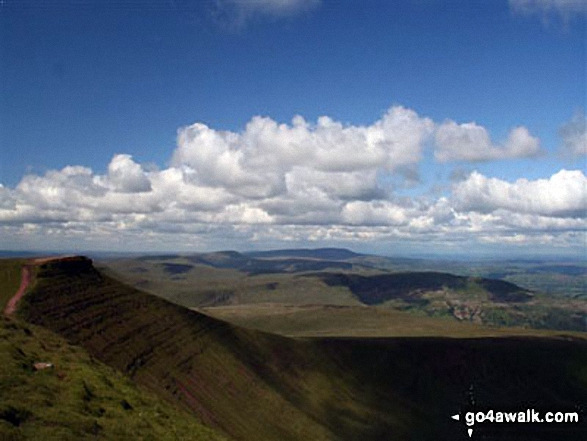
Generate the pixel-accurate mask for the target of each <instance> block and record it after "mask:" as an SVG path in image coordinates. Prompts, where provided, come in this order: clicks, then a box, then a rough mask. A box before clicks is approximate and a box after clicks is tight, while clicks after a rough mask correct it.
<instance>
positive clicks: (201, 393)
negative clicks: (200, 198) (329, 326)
mask: <svg viewBox="0 0 587 441" xmlns="http://www.w3.org/2000/svg"><path fill="white" fill-rule="evenodd" d="M25 300H26V302H25V304H24V305H23V309H22V313H23V315H24V316H25V317H26V318H27V319H28V320H30V321H32V322H34V323H38V324H41V325H43V326H46V327H48V328H50V329H53V330H54V331H56V332H58V333H59V334H61V335H63V336H65V337H66V338H67V339H68V340H70V341H71V342H73V343H75V344H78V345H82V346H84V347H85V348H87V349H88V350H89V351H90V353H92V354H94V355H95V356H96V357H99V358H100V359H101V360H103V361H104V362H106V363H107V364H109V365H111V366H114V367H116V368H118V369H120V370H122V371H124V372H127V373H129V374H131V375H132V377H133V378H134V379H135V380H136V381H138V382H139V383H141V384H143V385H146V386H147V387H150V388H152V389H153V390H154V391H156V392H157V393H159V394H160V395H161V396H163V397H165V398H166V399H168V400H171V401H174V402H177V403H179V404H180V405H182V406H183V407H184V408H185V409H188V410H190V411H192V412H194V413H196V414H197V415H198V416H199V417H200V418H202V420H204V421H205V422H206V423H208V424H210V425H213V426H215V427H218V428H220V429H221V430H223V431H224V432H225V433H227V434H228V435H229V436H231V437H234V438H235V439H250V440H253V439H254V440H257V439H262V440H302V439H312V440H321V439H323V440H325V439H338V438H339V436H338V432H345V431H346V432H348V433H356V432H357V431H359V432H360V433H362V434H368V433H369V431H370V430H371V429H370V427H371V424H373V423H374V422H375V424H376V426H381V425H383V426H387V427H389V426H390V425H391V423H392V419H391V418H390V417H388V416H386V415H384V414H381V413H380V411H379V410H378V409H377V408H376V407H373V406H370V405H369V403H363V402H362V401H361V400H358V399H355V398H356V394H357V390H358V389H359V388H360V385H358V384H356V382H353V380H352V378H350V377H347V376H344V375H340V372H339V369H338V367H337V366H336V365H335V364H334V363H333V362H332V361H331V360H329V359H328V357H326V356H325V355H323V354H321V353H319V352H317V351H316V350H315V347H314V345H313V344H311V343H304V342H300V343H298V342H294V341H291V340H287V339H284V338H280V337H277V336H272V335H268V334H263V333H259V332H252V331H246V330H241V329H238V328H235V327H233V326H231V325H229V324H227V323H224V322H221V321H218V320H215V319H212V318H209V317H207V316H205V315H202V314H198V313H195V312H192V311H189V310H186V309H184V308H181V307H179V306H176V305H174V304H171V303H168V302H166V301H163V300H161V299H159V298H157V297H154V296H151V295H147V294H144V293H141V292H139V291H137V290H134V289H132V288H129V287H126V286H125V285H121V284H120V283H118V282H116V281H115V280H113V279H110V278H108V277H105V276H103V275H101V274H100V273H98V272H97V271H95V270H94V269H93V268H92V267H91V264H89V262H87V261H83V260H80V261H79V262H77V263H74V262H69V263H68V264H67V265H62V264H60V263H48V264H46V265H43V266H42V267H41V269H40V272H39V279H38V283H37V287H36V289H35V291H34V292H32V293H31V294H30V295H29V296H28V297H27V298H26V299H25ZM337 394H340V395H341V399H335V397H336V396H337ZM294 397H295V399H294ZM332 406H334V409H338V408H339V407H341V408H345V409H347V411H349V412H350V414H351V415H353V417H352V418H349V419H348V421H347V422H346V423H345V424H343V425H341V426H339V425H338V424H334V423H331V422H329V421H328V418H327V416H326V415H324V412H325V409H326V408H328V409H330V408H331V407H332ZM329 412H330V410H329ZM276 415H278V416H279V418H276ZM341 434H342V433H341Z"/></svg>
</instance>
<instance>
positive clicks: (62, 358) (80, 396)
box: [0, 318, 225, 441]
mask: <svg viewBox="0 0 587 441" xmlns="http://www.w3.org/2000/svg"><path fill="white" fill-rule="evenodd" d="M36 362H49V363H52V364H53V367H51V368H47V369H44V370H39V371H36V370H35V369H34V367H33V365H34V363H36ZM0 366H2V369H0V439H2V440H6V441H8V440H60V441H67V440H72V441H75V440H84V439H88V440H90V439H91V440H96V439H105V440H106V439H110V440H123V439H133V440H134V439H142V440H153V441H158V440H186V439H191V440H202V441H220V440H223V439H225V438H224V437H222V436H220V435H218V434H217V433H215V432H213V431H212V430H211V429H208V428H206V427H204V426H203V425H202V424H201V423H199V422H198V421H197V419H196V418H194V416H193V415H189V414H187V413H185V412H184V411H181V410H179V409H178V408H176V406H174V405H171V404H169V403H167V402H165V401H164V400H162V399H161V398H158V397H157V396H156V395H155V394H153V393H152V392H148V391H146V390H143V389H142V388H139V387H137V385H136V384H134V383H133V382H131V381H130V380H129V379H128V378H127V377H125V376H124V375H123V374H121V373H120V372H117V371H115V370H114V369H112V368H111V367H108V366H106V365H104V364H103V363H101V362H99V361H97V360H96V359H94V358H93V357H91V356H90V355H89V354H88V353H87V352H86V351H85V350H84V349H83V348H80V347H78V346H72V345H70V344H68V343H67V342H66V341H65V340H64V339H63V338H61V337H59V336H57V335H55V334H54V333H52V332H50V331H48V330H46V329H43V328H41V327H38V326H34V325H31V324H27V323H24V322H22V321H20V320H7V319H5V318H1V319H0Z"/></svg>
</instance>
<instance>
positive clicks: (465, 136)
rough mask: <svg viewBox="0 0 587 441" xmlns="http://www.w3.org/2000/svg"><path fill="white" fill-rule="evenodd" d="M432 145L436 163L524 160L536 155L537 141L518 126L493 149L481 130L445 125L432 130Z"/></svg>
mask: <svg viewBox="0 0 587 441" xmlns="http://www.w3.org/2000/svg"><path fill="white" fill-rule="evenodd" d="M435 144H436V150H435V152H434V155H435V157H436V159H437V160H438V161H440V162H449V161H471V162H477V161H489V160H496V159H511V158H528V157H532V156H536V155H538V154H539V153H540V141H539V140H538V138H535V137H533V136H532V135H530V132H529V131H528V129H527V128H525V127H522V126H520V127H515V128H514V129H512V130H510V133H509V135H508V138H507V139H506V140H505V142H503V143H502V144H501V145H496V144H494V143H492V142H491V139H490V136H489V133H488V132H487V129H485V127H483V126H480V125H478V124H476V123H474V122H470V123H464V124H457V123H456V122H454V121H445V122H444V123H442V124H441V125H440V126H439V127H438V128H437V130H436V134H435Z"/></svg>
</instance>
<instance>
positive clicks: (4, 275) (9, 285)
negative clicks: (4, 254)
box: [0, 259, 24, 311]
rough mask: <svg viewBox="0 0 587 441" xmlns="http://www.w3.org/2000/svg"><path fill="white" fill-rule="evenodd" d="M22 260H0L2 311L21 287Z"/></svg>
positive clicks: (0, 306)
mask: <svg viewBox="0 0 587 441" xmlns="http://www.w3.org/2000/svg"><path fill="white" fill-rule="evenodd" d="M23 262H24V260H22V259H0V310H2V311H3V310H4V307H5V306H6V304H7V303H8V301H9V300H10V299H11V298H12V296H13V295H14V294H15V293H16V291H17V290H18V287H19V286H20V268H21V266H22V264H23Z"/></svg>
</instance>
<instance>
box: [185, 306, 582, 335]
mask: <svg viewBox="0 0 587 441" xmlns="http://www.w3.org/2000/svg"><path fill="white" fill-rule="evenodd" d="M196 310H198V311H201V312H203V313H205V314H207V315H210V316H212V317H216V318H219V319H221V320H226V321H228V322H230V323H234V324H235V325H238V326H243V327H246V328H250V329H257V330H260V331H265V332H271V333H275V334H280V335H284V336H288V337H451V338H479V337H505V336H535V337H560V336H573V337H576V338H587V334H585V333H582V332H568V331H552V330H537V329H532V328H522V327H515V326H510V327H501V326H488V325H482V324H478V323H472V322H469V321H456V320H454V319H453V318H452V317H448V316H446V317H434V318H432V317H430V316H428V315H427V314H409V313H406V312H402V311H398V310H395V309H392V308H386V307H366V306H332V305H283V304H272V303H269V304H261V305H260V304H252V305H233V306H215V307H203V308H197V309H196Z"/></svg>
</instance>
